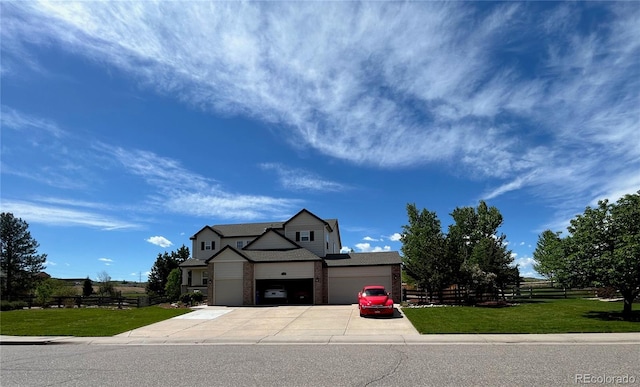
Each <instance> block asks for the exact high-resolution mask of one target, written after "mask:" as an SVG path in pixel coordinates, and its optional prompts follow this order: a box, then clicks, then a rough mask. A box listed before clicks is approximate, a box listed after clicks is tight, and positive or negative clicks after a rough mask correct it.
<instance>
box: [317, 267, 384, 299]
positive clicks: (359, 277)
mask: <svg viewBox="0 0 640 387" xmlns="http://www.w3.org/2000/svg"><path fill="white" fill-rule="evenodd" d="M328 275H329V303H330V304H355V303H357V302H358V292H359V291H360V290H362V288H363V287H364V286H366V285H382V286H384V287H385V288H386V289H387V291H391V266H360V267H330V268H329V270H328ZM392 296H393V295H392Z"/></svg>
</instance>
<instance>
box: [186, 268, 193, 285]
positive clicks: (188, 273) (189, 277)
mask: <svg viewBox="0 0 640 387" xmlns="http://www.w3.org/2000/svg"><path fill="white" fill-rule="evenodd" d="M192 278H193V276H192V274H191V270H189V271H188V272H187V286H191V279H192Z"/></svg>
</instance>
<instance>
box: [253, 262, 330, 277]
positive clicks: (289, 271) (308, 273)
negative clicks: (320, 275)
mask: <svg viewBox="0 0 640 387" xmlns="http://www.w3.org/2000/svg"><path fill="white" fill-rule="evenodd" d="M317 262H318V263H321V262H320V261H317ZM314 263H315V262H274V263H257V264H255V278H256V279H298V278H314V275H315V272H314ZM282 273H286V274H285V275H282Z"/></svg>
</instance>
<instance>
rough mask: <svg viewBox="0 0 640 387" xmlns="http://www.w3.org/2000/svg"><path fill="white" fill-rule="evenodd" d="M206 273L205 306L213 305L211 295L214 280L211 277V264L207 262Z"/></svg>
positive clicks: (213, 301) (212, 295)
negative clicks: (207, 277)
mask: <svg viewBox="0 0 640 387" xmlns="http://www.w3.org/2000/svg"><path fill="white" fill-rule="evenodd" d="M207 272H208V273H207V275H208V276H209V281H208V282H207V305H215V299H214V294H213V285H214V283H213V279H214V278H215V277H214V275H213V262H209V263H208V264H207Z"/></svg>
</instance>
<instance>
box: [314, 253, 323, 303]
mask: <svg viewBox="0 0 640 387" xmlns="http://www.w3.org/2000/svg"><path fill="white" fill-rule="evenodd" d="M313 272H314V280H313V281H314V282H313V303H314V304H326V302H325V301H324V293H325V291H324V289H325V286H324V284H325V281H324V270H323V269H322V262H314V263H313Z"/></svg>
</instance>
